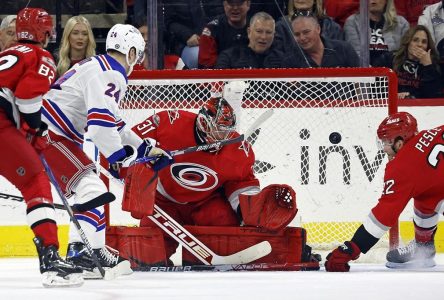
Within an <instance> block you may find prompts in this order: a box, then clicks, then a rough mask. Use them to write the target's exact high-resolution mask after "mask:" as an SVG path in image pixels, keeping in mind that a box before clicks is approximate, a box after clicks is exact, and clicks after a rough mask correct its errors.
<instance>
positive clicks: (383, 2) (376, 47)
mask: <svg viewBox="0 0 444 300" xmlns="http://www.w3.org/2000/svg"><path fill="white" fill-rule="evenodd" d="M368 17H369V19H370V20H369V21H370V24H369V26H370V30H369V51H370V64H371V65H373V64H374V62H375V60H376V59H377V58H378V57H379V56H380V55H382V54H384V53H386V52H390V51H395V50H397V49H398V48H399V47H400V45H401V37H402V36H403V35H404V34H405V33H406V32H407V30H409V22H407V20H406V19H405V18H404V17H402V16H400V15H398V14H397V12H396V8H395V4H394V3H393V0H369V1H368ZM360 22H361V21H360V14H359V13H356V14H353V15H351V16H350V17H348V18H347V21H345V24H344V31H345V40H346V41H347V42H349V43H350V44H351V45H352V46H353V49H355V51H356V53H358V55H359V56H361V42H360V33H361V25H360Z"/></svg>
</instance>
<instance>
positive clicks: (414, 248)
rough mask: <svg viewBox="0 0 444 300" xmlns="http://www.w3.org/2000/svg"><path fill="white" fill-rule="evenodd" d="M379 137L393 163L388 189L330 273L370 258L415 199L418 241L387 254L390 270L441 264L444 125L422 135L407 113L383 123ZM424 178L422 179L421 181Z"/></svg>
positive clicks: (331, 259) (337, 253)
mask: <svg viewBox="0 0 444 300" xmlns="http://www.w3.org/2000/svg"><path fill="white" fill-rule="evenodd" d="M377 134H378V138H379V139H380V142H381V146H382V148H383V150H384V152H385V153H386V154H387V156H388V158H389V162H388V163H387V165H386V168H385V175H384V189H383V191H382V195H381V197H380V199H379V202H378V204H377V205H376V206H375V207H374V208H373V209H372V210H371V212H370V214H369V216H368V217H367V219H366V220H365V221H364V223H363V224H362V225H361V226H360V227H359V228H358V229H357V231H356V232H355V234H354V236H353V238H352V239H351V241H347V242H345V243H344V244H343V245H342V246H340V247H338V248H337V249H335V250H334V251H333V252H332V253H330V254H329V255H328V256H327V261H326V262H325V269H326V270H327V271H330V272H347V271H349V269H350V266H349V264H348V262H349V261H351V260H355V259H357V258H358V257H359V255H360V254H361V253H367V251H369V250H370V248H372V247H373V246H374V245H375V244H376V243H377V241H378V240H379V239H380V238H381V237H382V236H383V235H384V233H385V232H386V231H387V230H389V229H390V227H392V226H393V225H394V224H395V223H396V222H397V220H398V218H399V215H400V214H401V212H402V211H403V210H404V208H405V206H406V205H407V203H408V202H409V201H410V199H411V198H413V200H414V203H413V204H414V217H413V221H414V225H415V239H414V240H413V241H411V242H410V243H409V244H408V245H407V246H406V247H401V248H398V249H394V250H391V251H390V252H388V253H387V264H386V266H387V267H389V268H417V267H432V266H434V265H435V261H434V257H435V252H436V251H435V245H434V236H435V232H436V229H437V224H438V219H439V216H440V215H441V214H442V213H443V211H444V202H443V201H442V199H444V185H443V184H442V183H443V181H444V164H443V162H442V161H441V160H442V158H443V152H444V125H442V126H439V127H436V128H433V129H429V130H423V131H421V132H419V133H418V127H417V122H416V119H415V118H414V117H413V116H412V115H410V114H409V113H406V112H400V113H396V114H393V115H391V116H389V117H387V118H386V119H384V120H383V121H382V123H381V124H380V125H379V128H378V132H377ZM418 175H419V176H418Z"/></svg>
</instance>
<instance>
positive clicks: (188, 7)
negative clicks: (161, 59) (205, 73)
mask: <svg viewBox="0 0 444 300" xmlns="http://www.w3.org/2000/svg"><path fill="white" fill-rule="evenodd" d="M223 12H224V10H223V6H222V3H221V2H220V0H175V1H174V4H169V5H165V19H166V28H167V32H168V37H169V43H168V44H169V45H171V47H172V53H173V54H176V55H179V56H181V58H182V59H183V61H184V62H185V63H186V64H187V66H189V67H190V68H192V69H196V68H197V58H198V53H199V39H200V36H199V35H200V33H201V32H202V30H203V28H204V26H205V24H207V23H208V22H209V21H210V20H212V19H213V18H215V17H216V16H217V15H221V14H223Z"/></svg>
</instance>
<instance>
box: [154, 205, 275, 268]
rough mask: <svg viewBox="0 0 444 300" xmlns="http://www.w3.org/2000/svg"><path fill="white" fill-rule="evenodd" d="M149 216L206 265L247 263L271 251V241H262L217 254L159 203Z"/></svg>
mask: <svg viewBox="0 0 444 300" xmlns="http://www.w3.org/2000/svg"><path fill="white" fill-rule="evenodd" d="M148 218H149V219H150V220H151V221H153V222H154V223H156V225H157V226H159V227H160V228H161V229H162V230H163V231H165V232H166V233H167V234H168V235H169V236H171V237H172V238H173V239H175V240H176V241H177V242H178V243H179V244H181V245H182V246H183V247H185V249H187V250H188V251H189V252H190V253H191V254H193V255H194V256H195V257H196V258H197V259H199V260H200V261H201V262H202V263H204V264H205V265H226V264H245V263H249V262H252V261H255V260H256V259H259V258H261V257H264V256H265V255H268V254H269V253H270V252H271V245H270V243H269V242H268V241H262V242H260V243H258V244H255V245H253V246H250V247H248V248H247V249H244V250H241V251H239V252H236V253H233V254H231V255H226V256H223V255H217V254H216V253H214V252H213V251H211V250H210V249H209V248H208V247H207V246H205V245H204V243H202V242H201V241H200V240H198V239H197V238H196V237H195V236H194V235H192V234H191V233H190V232H189V231H188V230H186V229H185V228H184V227H183V226H182V225H180V224H179V223H177V222H176V221H175V220H174V219H173V218H172V217H171V216H169V215H168V214H167V213H166V212H164V211H163V210H162V209H161V208H160V207H158V206H157V205H155V204H154V214H153V215H152V216H148Z"/></svg>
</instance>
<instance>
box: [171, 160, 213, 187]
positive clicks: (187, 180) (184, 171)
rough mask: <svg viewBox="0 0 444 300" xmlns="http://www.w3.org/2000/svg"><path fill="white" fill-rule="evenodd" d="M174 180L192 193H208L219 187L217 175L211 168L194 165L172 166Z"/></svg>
mask: <svg viewBox="0 0 444 300" xmlns="http://www.w3.org/2000/svg"><path fill="white" fill-rule="evenodd" d="M170 170H171V175H172V177H173V179H174V180H175V181H176V182H177V183H178V184H179V185H180V186H182V187H184V188H186V189H189V190H192V191H198V192H203V191H208V190H211V189H213V188H214V187H215V186H217V184H218V182H219V180H218V178H217V173H216V172H215V171H213V170H211V169H210V168H207V167H205V166H202V165H199V164H193V163H175V164H172V165H171V169H170Z"/></svg>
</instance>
